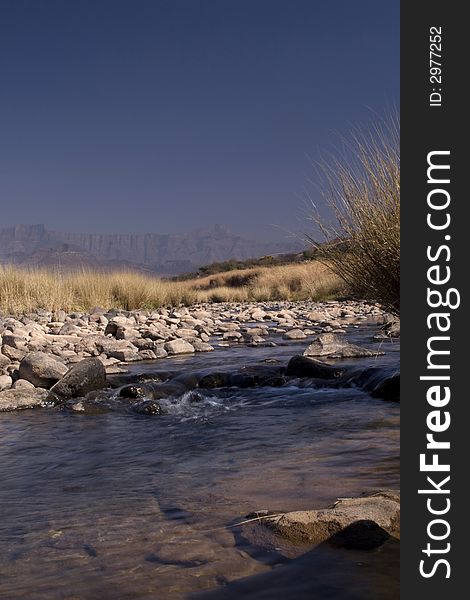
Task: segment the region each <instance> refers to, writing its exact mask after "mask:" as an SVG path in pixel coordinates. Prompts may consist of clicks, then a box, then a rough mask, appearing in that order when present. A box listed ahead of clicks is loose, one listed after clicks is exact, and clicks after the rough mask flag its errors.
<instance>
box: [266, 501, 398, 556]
mask: <svg viewBox="0 0 470 600" xmlns="http://www.w3.org/2000/svg"><path fill="white" fill-rule="evenodd" d="M262 523H263V524H264V525H266V526H267V527H269V528H270V529H272V530H273V531H275V533H277V534H278V535H281V536H282V537H284V538H286V539H288V540H289V541H290V542H293V543H308V544H320V543H321V542H324V541H325V540H327V539H330V538H332V536H335V538H336V541H337V542H338V545H343V546H345V545H346V546H347V545H348V544H349V547H361V548H364V547H365V545H366V544H367V532H368V531H369V532H370V534H371V536H373V537H372V539H371V540H370V543H371V544H374V543H375V541H377V539H378V538H377V528H376V526H378V527H380V528H382V529H383V530H384V531H385V532H387V533H388V534H389V535H390V536H393V537H397V538H399V537H400V497H399V495H398V494H396V493H395V492H392V491H383V492H377V493H376V494H372V495H367V496H360V497H358V498H344V499H340V500H338V501H337V502H335V504H333V505H332V506H330V507H328V508H324V509H320V510H303V511H295V512H288V513H285V514H283V515H282V516H281V517H275V518H274V517H273V518H272V519H265V520H263V521H262ZM356 523H361V526H360V527H357V526H356V527H355V528H354V527H353V528H352V529H349V530H348V531H345V530H346V529H347V528H350V527H351V525H353V524H356ZM371 523H372V524H375V527H374V525H371ZM340 532H345V533H344V535H343V540H341V538H340V537H339V538H338V537H336V536H337V535H338V534H339V533H340ZM348 534H349V537H348ZM364 536H365V539H364ZM355 538H356V540H357V545H354V539H355ZM383 541H385V540H384V539H383V537H382V542H381V543H383Z"/></svg>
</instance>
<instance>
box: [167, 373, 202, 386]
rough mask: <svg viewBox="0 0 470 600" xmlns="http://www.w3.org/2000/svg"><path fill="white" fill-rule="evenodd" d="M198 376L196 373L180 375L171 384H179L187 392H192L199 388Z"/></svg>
mask: <svg viewBox="0 0 470 600" xmlns="http://www.w3.org/2000/svg"><path fill="white" fill-rule="evenodd" d="M199 380H200V376H199V375H198V374H197V373H182V374H181V375H177V376H176V377H174V378H173V379H172V380H171V383H180V384H181V385H184V386H185V388H186V389H187V390H193V389H194V388H197V387H198V386H199Z"/></svg>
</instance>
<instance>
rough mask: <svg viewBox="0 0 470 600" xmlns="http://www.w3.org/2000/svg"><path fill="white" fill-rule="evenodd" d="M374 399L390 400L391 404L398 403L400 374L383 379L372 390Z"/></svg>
mask: <svg viewBox="0 0 470 600" xmlns="http://www.w3.org/2000/svg"><path fill="white" fill-rule="evenodd" d="M372 396H373V397H374V398H382V400H390V401H391V402H399V401H400V374H399V373H397V374H396V375H392V376H391V377H387V378H385V379H383V380H382V381H381V382H380V383H379V384H378V385H377V386H376V387H375V389H374V390H372Z"/></svg>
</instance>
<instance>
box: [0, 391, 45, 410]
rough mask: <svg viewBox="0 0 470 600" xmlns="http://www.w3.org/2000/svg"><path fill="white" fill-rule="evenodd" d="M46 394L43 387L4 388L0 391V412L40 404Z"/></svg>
mask: <svg viewBox="0 0 470 600" xmlns="http://www.w3.org/2000/svg"><path fill="white" fill-rule="evenodd" d="M47 395H48V392H47V390H45V389H43V388H35V389H29V390H25V389H16V390H4V391H3V392H0V412H4V411H11V410H24V409H27V408H36V407H38V406H41V405H42V403H43V402H44V401H45V400H46V398H47Z"/></svg>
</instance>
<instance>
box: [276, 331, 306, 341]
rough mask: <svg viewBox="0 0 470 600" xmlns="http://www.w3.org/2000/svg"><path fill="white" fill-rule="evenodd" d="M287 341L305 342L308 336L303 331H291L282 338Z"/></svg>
mask: <svg viewBox="0 0 470 600" xmlns="http://www.w3.org/2000/svg"><path fill="white" fill-rule="evenodd" d="M282 337H283V338H284V339H285V340H304V339H305V338H306V337H307V336H306V335H305V333H304V332H303V331H302V330H301V329H291V330H290V331H286V333H285V334H284V335H283V336H282Z"/></svg>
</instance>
